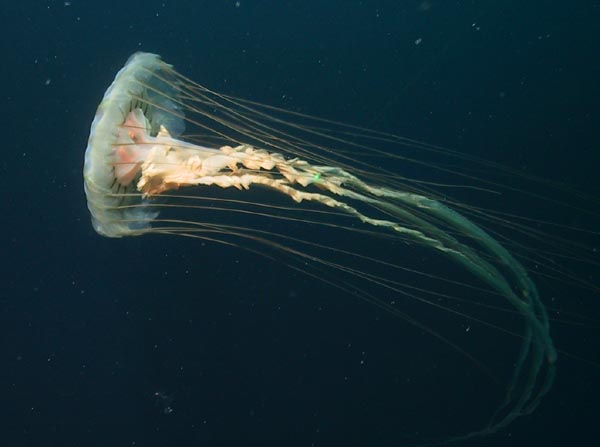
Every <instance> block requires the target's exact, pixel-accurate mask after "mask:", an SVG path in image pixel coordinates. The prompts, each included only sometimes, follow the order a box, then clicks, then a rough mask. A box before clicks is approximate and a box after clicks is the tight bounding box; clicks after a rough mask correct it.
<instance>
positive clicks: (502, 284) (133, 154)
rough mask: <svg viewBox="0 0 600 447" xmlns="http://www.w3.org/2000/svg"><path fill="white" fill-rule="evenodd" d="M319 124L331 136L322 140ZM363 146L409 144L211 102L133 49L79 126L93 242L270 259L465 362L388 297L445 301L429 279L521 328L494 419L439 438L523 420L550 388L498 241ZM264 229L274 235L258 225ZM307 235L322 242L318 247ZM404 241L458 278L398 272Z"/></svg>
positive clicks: (540, 336)
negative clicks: (411, 279) (415, 280)
mask: <svg viewBox="0 0 600 447" xmlns="http://www.w3.org/2000/svg"><path fill="white" fill-rule="evenodd" d="M282 116H283V118H282ZM286 117H287V118H290V119H286ZM328 125H329V126H331V127H337V129H338V130H339V131H338V132H337V133H329V132H328V130H327V128H328ZM189 126H191V128H192V129H193V131H186V127H189ZM194 132H195V133H194ZM365 138H366V139H369V141H375V142H377V141H380V142H387V143H390V142H391V143H393V144H397V146H399V147H400V148H402V147H406V146H408V145H409V144H411V145H417V146H418V145H419V143H416V142H412V141H410V140H405V139H401V138H395V137H392V136H390V135H387V134H382V133H377V132H374V131H373V132H371V131H367V130H361V129H359V128H356V127H353V126H343V125H341V124H338V123H335V122H332V121H327V120H318V119H312V118H310V117H309V116H307V115H304V114H302V113H300V112H291V111H289V112H286V111H282V110H281V109H278V108H276V107H272V106H265V105H262V104H259V103H256V102H253V101H249V100H241V99H238V98H235V97H232V96H228V95H225V94H220V93H218V92H215V91H212V90H210V89H208V88H206V87H204V86H202V85H201V84H199V83H197V82H194V81H192V80H191V79H189V78H187V77H185V76H183V75H181V74H180V73H178V72H177V71H176V70H175V69H174V68H173V67H172V66H171V65H169V64H167V63H165V62H164V61H163V60H162V59H161V58H160V57H159V56H157V55H155V54H149V53H141V52H140V53H136V54H134V55H132V56H131V57H130V58H129V60H128V61H127V63H126V64H125V66H124V67H123V68H122V69H121V70H120V71H119V72H118V73H117V75H116V77H115V79H114V82H113V83H112V84H111V85H110V87H109V88H108V90H107V91H106V93H105V94H104V98H103V99H102V102H101V103H100V105H99V107H98V109H97V113H96V116H95V118H94V120H93V123H92V126H91V131H90V136H89V142H88V146H87V149H86V151H85V162H84V168H83V175H84V187H85V194H86V197H87V205H88V208H89V212H90V214H91V220H92V225H93V227H94V229H95V230H96V232H97V233H99V234H100V235H102V236H106V237H112V238H120V237H128V236H140V235H145V234H162V235H177V236H182V237H188V238H192V239H200V240H202V241H210V242H213V243H216V244H224V245H228V246H232V247H238V248H240V249H243V250H248V251H250V252H252V253H255V254H256V255H257V256H266V257H268V258H271V259H274V260H281V261H283V263H285V264H286V265H288V266H289V267H290V268H291V269H294V270H296V271H299V272H302V273H303V274H306V275H308V276H309V277H311V278H312V279H315V280H318V281H322V282H323V283H324V286H325V287H335V288H338V289H339V290H341V291H343V292H344V293H347V294H348V295H351V296H355V297H358V298H360V299H363V300H365V301H367V302H369V303H371V304H373V305H375V306H377V307H379V308H380V309H382V310H384V311H385V312H389V313H390V314H392V315H394V316H397V317H399V318H401V319H403V320H405V321H407V322H409V323H410V324H414V325H415V326H417V327H419V328H420V329H421V330H423V331H425V332H426V333H428V334H430V335H431V336H433V337H437V338H440V339H443V341H444V342H446V343H448V344H449V345H451V346H452V347H453V348H454V349H457V350H459V351H461V352H462V353H464V355H466V356H469V353H468V352H466V350H464V349H463V348H462V347H461V346H457V345H455V344H454V343H453V342H452V341H450V340H447V339H445V338H444V337H443V336H442V335H441V334H439V333H438V332H436V330H435V328H431V327H429V326H427V325H425V324H422V323H421V322H420V321H419V320H417V319H415V318H413V317H412V316H411V315H409V314H408V313H406V312H404V311H403V309H402V308H401V306H399V305H398V304H397V303H396V302H395V298H397V297H404V298H409V299H414V300H419V301H421V302H424V303H426V304H427V305H430V306H432V307H442V308H446V307H445V306H443V305H440V304H439V300H438V299H439V298H440V297H442V298H448V299H451V298H452V297H450V296H446V295H444V293H443V289H444V287H443V286H444V284H446V285H451V284H459V285H463V286H464V287H465V288H468V289H469V290H471V291H472V292H474V293H478V291H480V290H483V289H485V290H486V291H487V293H488V294H489V296H490V297H491V299H492V300H493V303H492V305H493V306H497V307H498V308H502V309H504V310H508V311H510V312H511V313H512V315H516V316H518V318H519V319H520V321H521V324H522V327H523V330H522V331H521V332H520V333H519V334H518V335H517V336H516V337H515V340H517V342H518V348H517V349H516V350H515V352H516V357H515V358H514V359H511V360H509V362H511V365H512V368H511V373H510V374H509V377H508V378H507V380H506V383H505V384H504V389H505V393H504V397H503V399H501V401H500V402H498V405H497V410H496V411H494V412H493V414H491V415H490V416H489V418H488V419H487V422H485V423H484V424H483V426H481V427H478V428H474V429H473V430H472V431H470V432H468V433H466V434H455V435H452V436H450V437H449V438H448V439H446V440H457V439H466V438H471V437H475V436H481V435H486V434H490V433H494V432H496V431H498V430H499V429H501V428H503V427H505V426H507V425H508V424H510V423H511V422H512V421H514V420H515V419H516V418H518V417H519V416H522V415H525V414H528V413H530V412H531V411H533V410H534V409H535V408H536V406H537V405H538V404H539V402H540V400H541V399H542V397H543V396H544V395H545V394H546V393H547V392H548V390H549V389H550V387H551V385H552V382H553V379H554V374H555V365H556V360H557V351H556V349H555V347H554V344H553V340H552V338H551V335H550V327H549V318H548V315H547V311H546V309H545V307H544V304H543V303H542V301H541V299H540V296H539V294H538V290H537V289H536V285H535V284H534V282H533V281H532V279H531V278H530V276H529V274H528V271H527V270H526V268H525V267H524V266H523V265H522V263H521V262H520V261H519V260H518V259H517V258H516V257H515V256H514V255H513V254H512V253H511V252H510V251H509V250H508V249H507V248H505V244H503V243H501V242H500V241H499V240H498V238H497V237H493V236H492V234H491V233H490V232H489V231H486V229H484V227H483V226H482V225H479V224H476V223H475V221H474V220H473V219H472V218H469V217H468V216H467V215H465V214H467V213H464V212H460V211H459V210H460V209H461V207H460V206H458V205H457V206H456V207H453V206H452V205H453V203H452V201H450V200H444V198H443V197H441V196H440V195H437V194H436V193H435V192H433V191H432V190H431V188H430V187H429V185H428V184H426V183H423V184H422V183H419V182H415V181H412V180H411V178H409V177H407V176H403V175H401V174H399V173H397V172H394V170H393V169H392V168H390V167H389V166H388V164H391V163H388V162H390V161H391V162H393V161H403V160H405V159H407V158H406V157H405V156H404V155H403V154H402V152H401V151H399V152H393V153H390V152H384V151H382V150H379V149H377V146H375V145H365V144H364V139H365ZM336 145H342V146H344V147H345V148H346V149H344V150H336V149H335V148H336ZM421 147H423V148H426V149H429V150H435V148H434V147H432V146H427V147H426V146H421ZM382 160H383V162H382ZM415 162H416V163H418V161H415ZM438 169H440V170H441V171H442V172H446V171H452V170H453V168H452V167H448V166H440V167H438ZM229 192H233V193H234V194H229ZM457 208H458V209H457ZM463 209H464V208H463ZM471 211H473V210H471ZM471 214H472V215H477V213H476V212H474V211H473V212H471ZM273 221H278V222H282V223H283V224H284V225H283V228H288V229H289V230H288V231H285V230H281V229H280V228H278V229H274V228H273V227H272V226H271V225H270V223H272V222H273ZM302 228H305V229H306V230H305V231H300V230H299V229H302ZM322 231H323V232H325V231H326V232H327V235H328V236H327V237H325V238H320V237H319V236H318V234H319V233H320V232H322ZM338 233H343V234H346V235H352V237H353V238H355V240H356V244H353V245H347V242H343V243H342V242H340V241H339V240H337V239H336V238H335V235H336V234H338ZM313 236H314V237H313ZM371 243H373V244H378V245H377V247H378V248H377V249H372V248H371ZM414 246H416V247H419V249H423V250H427V251H428V253H430V254H432V255H436V256H438V257H441V258H443V259H444V260H446V261H447V262H448V263H450V264H452V265H453V266H454V268H456V269H457V270H460V271H461V272H463V274H464V275H466V276H468V277H469V278H471V279H472V282H470V283H468V284H467V283H466V281H464V280H458V279H455V278H454V277H453V276H452V274H449V275H448V277H441V276H439V275H434V274H431V273H425V272H422V271H419V270H418V269H411V267H410V266H407V265H406V262H407V260H406V259H401V260H398V259H397V258H396V256H397V255H401V254H402V252H403V250H404V248H407V249H408V247H414ZM407 271H408V272H412V273H414V274H415V275H420V277H422V278H424V280H425V282H427V281H428V280H431V281H438V282H439V283H440V284H441V289H440V290H438V291H428V290H427V286H423V285H411V284H408V283H406V282H404V281H402V280H400V279H398V277H399V275H400V273H401V272H407ZM257 280H258V279H257ZM428 294H429V295H428ZM449 311H450V312H460V311H457V310H449ZM479 322H480V323H482V324H489V325H491V326H493V323H488V322H486V321H483V320H480V321H479ZM499 330H502V328H499ZM473 361H474V362H477V360H476V359H473Z"/></svg>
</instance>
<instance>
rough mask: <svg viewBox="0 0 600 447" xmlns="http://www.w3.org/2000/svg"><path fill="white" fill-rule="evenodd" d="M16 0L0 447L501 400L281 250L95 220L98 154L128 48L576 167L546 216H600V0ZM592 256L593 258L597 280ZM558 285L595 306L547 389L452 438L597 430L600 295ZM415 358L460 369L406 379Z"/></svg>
mask: <svg viewBox="0 0 600 447" xmlns="http://www.w3.org/2000/svg"><path fill="white" fill-rule="evenodd" d="M0 14H1V15H0V22H1V23H2V27H1V31H0V33H1V34H0V36H1V37H2V38H1V39H0V46H1V48H2V55H3V67H2V69H1V71H0V79H1V80H2V85H3V89H2V92H1V98H0V118H1V123H2V125H1V128H2V132H3V142H4V144H3V146H4V147H3V157H2V159H1V161H0V172H1V174H2V175H1V176H0V178H1V179H2V180H1V181H2V184H3V188H2V189H3V197H4V199H3V201H2V219H1V221H0V225H1V226H2V233H1V234H2V249H1V259H2V270H1V271H2V276H1V279H2V285H1V286H0V361H1V367H0V402H1V405H0V445H2V446H14V447H19V446H115V447H116V446H239V445H247V446H254V445H256V446H258V445H260V446H267V445H278V446H279V445H285V446H392V445H394V446H395V445H402V443H403V442H406V441H407V439H408V440H410V439H413V438H414V439H421V436H423V437H426V436H427V435H428V434H429V433H430V431H429V430H428V428H431V433H433V434H437V433H448V432H450V433H453V432H454V430H455V429H456V431H458V432H461V430H460V428H461V427H463V426H464V425H463V424H466V426H468V422H469V420H470V419H471V418H475V417H476V416H477V415H478V412H479V411H480V409H481V411H485V410H488V411H489V409H490V408H493V404H492V403H490V402H488V401H487V400H486V399H487V397H488V396H486V395H485V393H483V395H480V396H477V397H478V399H475V398H474V396H471V395H469V397H465V399H464V401H462V400H461V399H457V397H456V396H457V394H459V393H460V390H462V389H465V390H468V389H469V387H470V386H471V382H470V381H471V380H472V379H471V378H470V376H469V375H468V374H463V375H461V374H460V373H457V372H456V371H453V372H452V375H451V376H450V375H449V374H450V373H446V372H445V370H442V369H438V363H439V362H442V359H443V357H444V356H446V355H449V354H448V348H447V346H444V345H436V344H435V343H432V342H431V340H427V335H425V334H421V333H419V331H418V330H415V328H413V327H410V325H407V324H406V323H404V322H402V321H400V320H398V319H394V318H392V317H390V316H388V315H386V314H385V313H383V312H381V311H377V310H376V309H371V308H369V306H368V305H366V304H365V303H363V302H360V301H358V300H354V299H352V298H348V297H344V296H343V295H342V294H341V293H339V291H335V290H334V291H332V290H329V289H328V288H327V287H324V286H323V285H322V284H315V283H314V282H313V281H311V280H310V279H309V278H305V277H303V276H302V275H299V274H297V273H294V272H291V271H288V270H287V269H286V268H285V266H283V265H278V264H276V263H272V262H268V261H267V260H264V259H257V257H255V256H253V255H251V254H249V253H244V252H242V251H236V250H232V249H223V247H220V246H212V245H211V244H202V243H199V242H196V241H190V240H186V239H184V238H181V239H179V238H173V237H161V236H144V237H140V238H129V239H107V238H102V237H100V236H98V235H97V234H96V233H95V232H94V231H93V229H92V227H91V224H90V219H89V215H88V211H87V208H86V201H85V196H84V193H83V181H82V173H81V171H82V164H83V154H84V150H85V147H86V144H87V138H88V134H89V126H90V124H91V121H92V119H93V116H94V113H95V109H96V107H97V105H98V103H99V102H100V100H101V98H102V95H103V93H104V91H105V89H106V88H107V87H108V85H110V83H111V82H112V79H113V78H114V75H115V74H116V72H117V71H118V70H119V69H120V68H121V66H122V65H123V64H124V63H125V61H126V60H127V58H128V57H129V55H130V54H132V53H134V52H135V51H149V52H153V53H158V54H160V55H161V56H162V57H163V58H164V60H165V61H166V62H168V63H171V64H173V65H174V66H175V68H176V69H177V70H178V71H179V72H180V73H182V74H184V75H186V76H188V77H189V78H191V79H193V80H195V81H197V82H199V83H201V84H203V85H206V86H208V87H210V88H211V89H213V90H216V91H219V92H223V93H227V94H230V95H234V96H239V97H242V98H247V99H250V100H253V101H258V102H261V103H266V104H271V105H274V106H277V107H283V108H288V109H291V110H294V111H299V112H302V113H306V114H311V115H317V116H322V117H325V118H328V119H332V120H336V121H341V122H346V123H350V124H354V125H358V126H364V127H368V128H374V129H377V130H381V131H386V132H390V133H394V134H397V135H402V136H405V137H408V138H412V139H416V140H420V141H425V142H427V143H431V144H436V145H440V146H443V147H446V148H450V149H452V150H457V151H460V152H463V153H465V154H470V155H476V156H478V157H482V158H485V159H489V160H493V161H495V162H498V163H501V164H504V165H507V166H511V167H513V168H514V169H517V170H519V171H521V172H523V173H526V174H527V175H531V176H538V177H542V178H544V179H545V180H548V181H551V182H557V183H558V182H560V183H561V184H566V185H569V186H570V187H572V188H574V189H575V190H578V191H584V192H585V193H586V194H587V197H588V199H585V198H583V199H581V198H580V199H578V200H579V201H578V202H577V206H576V207H575V208H574V209H571V210H570V211H568V212H567V211H565V209H564V208H560V209H559V210H558V211H556V212H555V213H554V214H553V213H552V211H553V210H552V209H550V210H549V216H548V217H547V219H548V220H553V221H554V220H555V221H557V222H559V223H561V224H564V225H565V226H564V227H560V228H558V229H557V230H556V231H557V232H558V234H559V235H560V236H562V237H565V238H570V239H574V240H576V241H578V242H579V240H578V238H579V237H580V235H579V234H572V233H571V232H569V230H568V227H569V226H577V227H584V228H587V229H588V230H590V231H597V230H598V228H597V227H596V226H595V225H596V224H597V223H598V220H599V219H598V216H599V215H600V213H599V212H598V211H599V205H598V202H597V201H594V200H589V198H590V197H591V198H597V197H598V194H599V192H600V176H599V174H598V166H600V137H599V135H598V128H599V127H598V126H599V124H598V123H599V122H600V113H599V112H598V105H599V102H600V82H599V81H598V80H599V78H600V58H598V47H599V44H600V2H599V1H592V0H587V1H586V0H578V1H572V2H560V1H550V0H537V1H529V2H524V1H517V0H495V1H494V0H481V1H456V0H414V1H413V0H363V1H358V0H320V1H317V0H279V1H276V0H262V1H261V0H238V1H235V0H233V1H231V0H218V1H217V0H213V1H203V0H196V1H192V0H179V1H174V0H163V1H154V0H145V1H137V0H130V1H127V2H120V1H109V0H105V1H81V0H80V1H78V0H72V1H68V2H67V1H41V0H40V1H27V0H23V1H13V2H3V4H2V6H1V12H0ZM356 156H357V157H360V154H358V153H357V154H356ZM410 175H412V176H416V177H418V175H419V172H418V169H416V168H415V171H414V172H412V173H410ZM444 180H446V179H440V181H444ZM537 188H539V185H538V186H537ZM532 192H534V193H535V194H543V193H544V191H540V190H539V189H536V190H534V191H532ZM550 194H552V192H550ZM464 199H465V200H467V199H468V197H465V198H464ZM560 199H561V200H568V199H565V198H564V197H561V198H560ZM497 200H499V199H498V198H497V197H495V196H490V197H489V202H487V203H477V205H479V206H482V207H483V208H489V209H494V208H496V207H497V206H498V204H497V203H495V202H494V201H497ZM530 200H532V201H535V200H536V198H535V196H533V197H532V196H525V199H523V201H522V202H515V203H511V204H510V209H511V212H512V213H514V214H519V215H527V214H528V211H529V209H530V202H529V201H530ZM505 205H506V204H502V206H505ZM583 208H585V209H586V210H589V211H590V213H584V212H578V210H579V209H583ZM594 216H595V217H594ZM295 236H296V237H302V234H301V233H296V234H295ZM587 236H589V234H588V235H587ZM587 236H586V238H582V239H581V243H582V244H587V243H588V242H587V241H589V240H590V238H588V237H587ZM591 240H594V239H593V238H591ZM595 241H596V243H597V242H598V238H597V235H596V237H595ZM339 243H340V244H347V246H351V245H352V244H354V243H357V242H356V241H354V240H348V241H340V242H339ZM588 248H593V247H588ZM598 271H599V268H598V266H597V265H596V266H595V267H591V268H590V269H588V270H586V271H584V272H581V273H580V275H581V276H583V277H585V278H586V279H587V280H588V281H589V282H590V283H593V284H595V283H597V282H598ZM575 273H577V272H575ZM539 286H540V292H541V294H542V299H543V300H544V301H545V302H547V303H548V304H549V306H551V307H552V309H553V310H552V312H551V317H552V318H556V319H558V320H560V318H559V317H558V316H557V315H558V314H560V312H561V311H562V309H565V310H566V311H568V312H573V313H579V314H584V315H585V316H586V317H588V319H587V320H585V324H583V327H582V328H580V330H579V329H578V328H575V330H572V329H573V327H568V328H567V330H563V328H564V326H565V325H561V323H560V322H558V324H557V325H556V329H555V330H554V329H553V334H554V336H555V341H556V344H557V346H558V348H559V350H560V353H559V356H560V359H559V364H558V375H557V379H556V383H555V385H554V388H553V389H552V390H551V392H550V393H549V394H548V395H547V396H546V397H545V398H544V399H543V401H542V403H541V405H540V407H539V408H538V409H537V410H536V411H535V412H534V413H533V414H531V415H529V416H526V417H523V418H520V419H518V420H517V421H516V422H514V423H513V424H512V425H510V426H509V427H507V428H505V429H504V430H501V431H500V432H499V433H497V434H495V435H492V436H489V437H485V438H477V439H474V440H472V441H468V442H462V443H459V445H478V446H508V445H510V446H531V445H544V446H562V445H575V444H579V445H586V444H593V443H595V442H597V439H598V438H599V435H600V424H598V416H599V410H598V405H599V402H600V384H599V379H600V367H599V366H598V364H599V363H600V357H599V352H600V351H599V349H600V335H599V334H598V332H599V331H600V329H598V327H600V324H599V322H600V305H599V303H598V300H600V294H599V293H598V292H596V293H593V292H590V291H588V290H581V289H579V288H573V287H571V286H569V285H568V284H565V283H560V282H559V285H558V286H557V285H556V284H552V285H550V283H548V284H545V283H544V281H542V283H541V284H539ZM555 300H556V302H555ZM455 323H456V321H455V320H453V319H451V318H450V319H449V320H448V322H444V321H439V322H438V325H437V326H436V328H435V329H436V330H439V331H440V332H444V331H445V329H447V328H445V327H444V325H445V324H448V325H451V324H455ZM567 326H568V325H567ZM553 327H554V326H553ZM448 330H451V329H448ZM420 343H423V345H421V344H420ZM481 344H482V345H483V346H487V347H489V349H490V350H493V349H494V339H489V338H487V339H482V340H481ZM417 359H418V360H419V361H418V362H417ZM508 361H512V360H510V358H509V360H508ZM442 363H443V362H442ZM417 364H418V365H419V366H418V368H416V367H415V365H417ZM423 365H430V367H423ZM463 366H464V367H465V369H468V366H469V365H468V364H464V365H463ZM420 368H423V369H420ZM432 371H435V374H434V373H432ZM421 375H422V376H431V377H439V378H440V380H443V383H444V387H437V386H432V388H431V391H430V392H428V391H427V390H425V391H424V390H423V388H420V387H415V389H414V390H413V391H412V392H410V391H411V390H410V387H408V392H407V387H405V386H403V387H402V390H403V392H402V393H400V392H399V389H400V388H399V387H397V384H398V383H399V382H404V383H406V382H407V381H410V380H412V379H414V378H417V377H418V376H421ZM436 375H437V376H436ZM490 386H492V385H490ZM457 390H458V393H457ZM466 394H469V393H466ZM449 401H451V402H450V404H451V405H449V406H450V407H453V408H455V411H453V412H444V411H441V410H440V408H446V405H447V404H448V403H449ZM494 403H495V402H494ZM414 415H419V417H418V418H415V419H417V422H416V423H413V422H408V421H412V418H411V416H413V417H414Z"/></svg>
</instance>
